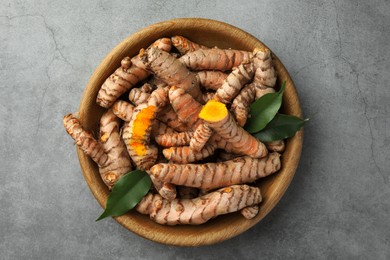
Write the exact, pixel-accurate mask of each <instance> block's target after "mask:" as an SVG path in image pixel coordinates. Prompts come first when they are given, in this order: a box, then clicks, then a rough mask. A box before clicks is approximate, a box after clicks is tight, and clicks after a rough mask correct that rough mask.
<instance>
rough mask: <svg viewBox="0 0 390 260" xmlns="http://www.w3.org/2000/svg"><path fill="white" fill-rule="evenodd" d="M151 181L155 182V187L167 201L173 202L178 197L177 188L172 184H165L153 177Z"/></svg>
mask: <svg viewBox="0 0 390 260" xmlns="http://www.w3.org/2000/svg"><path fill="white" fill-rule="evenodd" d="M150 179H151V180H152V182H153V187H154V188H155V189H156V190H157V191H158V193H159V194H160V195H161V197H163V198H164V199H167V200H173V199H175V198H176V196H177V191H176V187H175V185H173V184H170V183H164V182H162V181H160V180H158V179H156V178H154V177H153V176H150Z"/></svg>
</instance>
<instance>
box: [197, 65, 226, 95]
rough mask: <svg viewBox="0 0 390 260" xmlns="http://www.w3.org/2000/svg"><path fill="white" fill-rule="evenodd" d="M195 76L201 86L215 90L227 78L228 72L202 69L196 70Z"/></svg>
mask: <svg viewBox="0 0 390 260" xmlns="http://www.w3.org/2000/svg"><path fill="white" fill-rule="evenodd" d="M196 76H197V78H198V81H199V84H200V85H201V86H202V87H204V88H205V89H209V90H217V89H218V88H219V87H221V86H222V83H223V81H224V80H225V79H226V78H227V76H228V74H226V73H224V72H222V71H214V70H202V71H198V72H196Z"/></svg>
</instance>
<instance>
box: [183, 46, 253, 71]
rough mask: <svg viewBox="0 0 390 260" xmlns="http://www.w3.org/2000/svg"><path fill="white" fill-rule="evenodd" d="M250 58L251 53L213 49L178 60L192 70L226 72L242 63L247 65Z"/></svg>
mask: <svg viewBox="0 0 390 260" xmlns="http://www.w3.org/2000/svg"><path fill="white" fill-rule="evenodd" d="M252 58H253V54H252V52H247V51H239V50H231V49H225V50H224V49H217V48H213V49H199V50H196V51H193V52H189V53H187V54H185V55H183V56H181V57H180V58H179V60H180V61H181V62H182V63H183V64H185V65H186V66H187V67H189V68H191V69H193V70H220V71H227V70H231V69H232V68H234V67H237V66H238V65H240V64H242V63H243V64H245V63H249V62H250V61H251V59H252Z"/></svg>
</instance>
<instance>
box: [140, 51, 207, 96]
mask: <svg viewBox="0 0 390 260" xmlns="http://www.w3.org/2000/svg"><path fill="white" fill-rule="evenodd" d="M141 59H142V61H143V62H144V63H145V66H146V67H147V68H148V69H149V70H150V71H151V72H153V74H154V75H155V77H157V78H159V79H161V80H163V81H164V82H165V83H167V84H168V85H169V86H173V85H175V86H177V87H179V88H182V89H183V90H184V91H186V92H188V93H189V94H190V95H191V96H192V97H194V98H195V99H196V100H198V101H201V100H202V92H201V91H200V88H199V83H198V80H197V78H196V75H195V74H194V73H192V72H191V71H190V70H189V69H188V68H187V67H186V66H185V65H184V64H182V63H181V62H180V61H179V60H178V59H176V58H175V57H173V56H172V55H171V54H169V53H168V52H165V51H162V50H160V49H158V48H150V49H148V50H146V51H145V53H144V54H142V55H141Z"/></svg>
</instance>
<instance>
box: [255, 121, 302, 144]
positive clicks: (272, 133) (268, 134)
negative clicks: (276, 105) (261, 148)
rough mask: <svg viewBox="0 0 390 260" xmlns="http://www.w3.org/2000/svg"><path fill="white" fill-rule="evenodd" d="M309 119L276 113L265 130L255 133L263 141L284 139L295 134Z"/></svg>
mask: <svg viewBox="0 0 390 260" xmlns="http://www.w3.org/2000/svg"><path fill="white" fill-rule="evenodd" d="M308 120H309V119H301V118H299V117H296V116H290V115H283V114H276V116H275V117H274V119H272V121H271V122H270V123H269V124H268V125H267V126H266V127H265V128H264V129H263V130H261V131H260V132H258V133H255V134H253V135H254V136H255V137H256V138H258V139H260V140H261V141H262V142H271V141H277V140H282V139H285V138H289V137H291V136H293V135H294V134H295V133H296V132H297V131H298V130H299V129H300V128H301V127H302V126H303V125H304V124H305V122H307V121H308Z"/></svg>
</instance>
